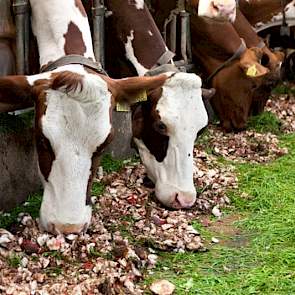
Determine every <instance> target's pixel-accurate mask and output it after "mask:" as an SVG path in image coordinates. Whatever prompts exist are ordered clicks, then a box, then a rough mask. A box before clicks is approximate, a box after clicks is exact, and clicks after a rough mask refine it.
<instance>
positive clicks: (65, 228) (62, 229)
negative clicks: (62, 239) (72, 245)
mask: <svg viewBox="0 0 295 295" xmlns="http://www.w3.org/2000/svg"><path fill="white" fill-rule="evenodd" d="M87 227H88V224H87V223H85V224H69V223H68V224H58V223H55V224H53V223H51V224H50V225H49V226H48V231H49V232H51V233H53V234H64V235H68V234H79V233H81V232H86V230H87Z"/></svg>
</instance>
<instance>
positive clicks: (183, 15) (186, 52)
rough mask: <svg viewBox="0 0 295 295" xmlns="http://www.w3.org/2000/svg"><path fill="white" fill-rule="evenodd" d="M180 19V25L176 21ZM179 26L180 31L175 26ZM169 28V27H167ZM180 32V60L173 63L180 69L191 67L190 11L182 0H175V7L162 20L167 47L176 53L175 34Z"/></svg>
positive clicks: (189, 68)
mask: <svg viewBox="0 0 295 295" xmlns="http://www.w3.org/2000/svg"><path fill="white" fill-rule="evenodd" d="M178 19H179V20H180V26H177V21H178ZM178 27H180V32H179V33H178V32H177V28H178ZM168 28H169V29H168ZM168 30H169V31H170V43H169V44H167V31H168ZM179 34H180V55H181V60H178V61H176V62H175V65H176V66H177V67H178V68H179V69H180V71H183V72H185V71H187V70H191V69H192V65H191V62H192V49H191V35H190V13H189V12H187V11H186V5H185V1H184V0H178V1H177V7H176V8H175V9H174V10H172V11H171V12H170V15H169V17H168V18H167V19H166V20H165V22H164V28H163V37H164V40H165V42H166V44H167V46H168V48H169V49H170V50H171V51H172V52H173V53H175V54H177V48H178V46H177V44H176V43H177V39H178V38H177V36H179Z"/></svg>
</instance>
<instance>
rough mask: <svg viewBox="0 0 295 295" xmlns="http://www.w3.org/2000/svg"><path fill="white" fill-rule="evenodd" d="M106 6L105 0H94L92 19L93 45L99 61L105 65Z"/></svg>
mask: <svg viewBox="0 0 295 295" xmlns="http://www.w3.org/2000/svg"><path fill="white" fill-rule="evenodd" d="M105 10H106V9H105V6H104V1H103V0H93V1H92V19H93V47H94V55H95V58H96V61H97V62H100V64H101V65H102V67H103V68H104V67H105V51H104V43H105V42H104V17H105Z"/></svg>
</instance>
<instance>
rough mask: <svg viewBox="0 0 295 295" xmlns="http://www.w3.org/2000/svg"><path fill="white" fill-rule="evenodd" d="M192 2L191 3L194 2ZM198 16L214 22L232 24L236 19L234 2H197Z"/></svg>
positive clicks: (203, 0)
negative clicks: (228, 22) (219, 21)
mask: <svg viewBox="0 0 295 295" xmlns="http://www.w3.org/2000/svg"><path fill="white" fill-rule="evenodd" d="M194 1H195V0H193V1H192V2H194ZM198 16H202V17H208V18H212V19H214V20H221V21H230V22H234V21H235V18H236V1H235V0H199V4H198Z"/></svg>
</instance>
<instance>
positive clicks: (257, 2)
mask: <svg viewBox="0 0 295 295" xmlns="http://www.w3.org/2000/svg"><path fill="white" fill-rule="evenodd" d="M290 2H292V0H285V5H286V4H288V3H290ZM239 8H240V10H241V11H242V13H243V14H244V15H245V17H246V18H247V20H248V21H249V22H250V24H251V25H252V26H253V25H255V24H257V23H258V22H262V23H267V22H270V21H271V20H272V18H273V17H274V16H275V15H278V14H279V13H280V12H282V11H283V8H284V7H283V6H282V1H281V0H251V1H248V0H240V1H239Z"/></svg>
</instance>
